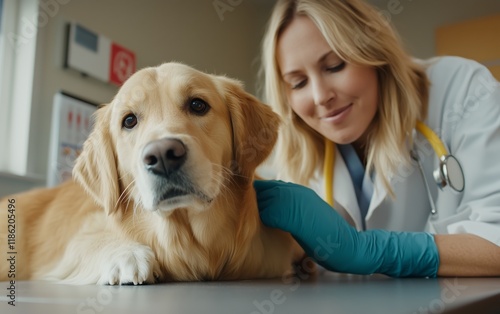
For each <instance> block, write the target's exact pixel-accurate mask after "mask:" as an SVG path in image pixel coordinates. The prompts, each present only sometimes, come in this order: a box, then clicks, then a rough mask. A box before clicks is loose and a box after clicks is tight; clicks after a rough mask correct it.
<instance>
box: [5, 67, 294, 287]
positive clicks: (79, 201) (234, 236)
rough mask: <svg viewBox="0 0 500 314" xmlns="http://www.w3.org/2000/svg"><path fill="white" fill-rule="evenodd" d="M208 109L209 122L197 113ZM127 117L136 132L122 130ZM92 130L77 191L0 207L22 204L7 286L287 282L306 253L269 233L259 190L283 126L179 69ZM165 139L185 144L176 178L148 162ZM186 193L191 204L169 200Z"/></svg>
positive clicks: (139, 82) (239, 93) (225, 88)
mask: <svg viewBox="0 0 500 314" xmlns="http://www.w3.org/2000/svg"><path fill="white" fill-rule="evenodd" d="M199 100H202V102H200V101H199ZM193 101H194V103H193ZM203 101H205V102H206V104H208V110H207V111H206V112H204V111H203V110H201V111H197V110H199V109H200V107H198V106H199V105H200V104H201V109H204V108H206V107H203ZM130 114H134V116H136V117H137V124H136V125H134V126H133V127H132V128H127V127H125V126H124V120H126V119H127V117H129V116H130ZM95 118H96V121H95V126H94V130H93V132H92V134H91V135H90V137H89V139H88V140H87V141H86V142H85V144H84V149H83V152H82V154H81V155H80V157H79V158H78V159H77V162H76V165H75V168H74V170H73V180H70V181H68V182H66V183H63V184H61V185H60V186H57V187H55V188H52V189H38V190H33V191H29V192H25V193H21V194H18V195H13V196H9V197H6V198H4V199H2V200H1V201H0V208H1V209H2V212H4V210H6V209H7V208H8V200H9V199H10V200H15V210H16V211H15V215H16V226H15V227H16V240H15V241H16V242H15V250H16V252H17V254H16V255H15V260H16V262H15V278H8V276H7V275H8V271H9V267H10V264H9V262H7V259H8V258H9V255H8V252H7V250H6V249H5V246H6V243H7V228H6V224H7V219H6V217H2V218H1V219H0V224H1V228H0V241H1V243H2V244H3V245H2V246H3V247H4V248H3V249H2V250H1V253H0V254H1V262H0V280H11V279H15V280H27V279H47V280H62V281H64V282H67V283H74V284H108V283H109V284H123V283H134V284H141V283H153V282H165V281H194V280H231V279H248V278H269V277H280V276H282V275H283V274H285V273H287V272H289V271H290V270H291V266H292V259H294V258H295V257H297V256H299V255H300V250H299V249H298V247H297V245H296V243H295V242H294V241H293V239H292V238H291V236H290V235H289V234H286V233H284V232H282V231H279V230H276V229H270V228H266V227H264V226H263V225H262V223H261V222H260V218H259V213H258V209H257V202H256V196H255V191H254V189H253V187H252V182H253V179H254V171H255V169H256V167H257V166H258V165H259V164H260V163H261V162H262V161H263V160H264V159H265V158H267V156H268V154H269V153H270V151H271V149H272V147H273V145H274V143H275V140H276V137H277V128H278V124H279V118H278V117H277V115H275V114H274V113H273V112H272V110H271V109H270V108H269V107H268V106H266V105H264V104H262V103H260V102H259V101H258V100H257V99H256V98H255V97H253V96H251V95H249V94H248V93H246V92H244V90H243V89H242V87H241V85H240V84H239V83H238V82H237V81H234V80H231V79H228V78H225V77H221V76H214V75H209V74H205V73H202V72H199V71H197V70H195V69H192V68H190V67H188V66H185V65H182V64H178V63H166V64H163V65H161V66H159V67H156V68H146V69H143V70H141V71H139V72H137V73H136V74H134V75H133V76H132V77H131V78H130V79H129V80H128V81H127V82H126V83H125V84H124V85H123V86H122V88H121V89H120V90H119V92H118V94H117V95H116V97H115V98H114V99H113V101H112V102H111V103H110V104H109V105H105V106H103V107H102V108H100V109H98V110H97V112H96V115H95ZM130 121H132V122H133V119H132V120H129V122H130ZM131 124H132V125H133V124H134V123H131ZM127 125H128V126H130V123H129V124H127ZM165 138H169V139H172V138H174V139H175V140H176V141H177V142H179V141H180V142H182V143H183V144H184V145H185V148H186V152H185V153H186V156H185V157H186V158H185V161H184V163H183V164H182V165H181V166H180V168H179V169H178V170H177V172H176V171H172V173H174V174H171V173H170V172H169V173H168V174H164V175H158V174H157V173H156V174H155V173H154V172H152V171H151V169H149V168H148V167H147V164H146V163H147V162H146V161H145V160H147V159H145V157H144V155H145V153H144V150H145V147H146V146H147V145H148V143H153V142H154V143H157V142H155V141H162V140H163V139H165ZM155 145H156V144H155ZM148 169H149V170H148ZM172 182H173V183H172ZM179 187H180V188H181V189H185V191H184V192H186V191H187V192H186V193H187V194H185V195H182V194H181V195H180V196H175V197H174V198H170V196H165V195H167V193H168V191H172V189H173V188H175V189H177V188H179ZM5 216H6V215H5Z"/></svg>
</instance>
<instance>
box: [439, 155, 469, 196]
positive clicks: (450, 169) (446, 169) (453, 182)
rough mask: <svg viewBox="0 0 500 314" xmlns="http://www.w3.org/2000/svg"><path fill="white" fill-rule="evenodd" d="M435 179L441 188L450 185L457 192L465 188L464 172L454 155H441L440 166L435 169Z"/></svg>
mask: <svg viewBox="0 0 500 314" xmlns="http://www.w3.org/2000/svg"><path fill="white" fill-rule="evenodd" d="M434 179H435V180H436V182H437V184H438V186H439V187H440V188H443V187H445V186H447V185H448V186H449V187H450V188H452V189H453V190H455V191H457V192H462V191H463V190H464V186H465V179H464V172H463V170H462V167H461V166H460V163H459V162H458V160H457V159H456V158H455V156H453V155H447V156H442V157H441V160H440V163H439V168H438V169H436V170H435V171H434Z"/></svg>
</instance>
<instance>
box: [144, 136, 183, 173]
mask: <svg viewBox="0 0 500 314" xmlns="http://www.w3.org/2000/svg"><path fill="white" fill-rule="evenodd" d="M186 156H187V151H186V146H185V145H184V143H182V142H181V141H180V140H178V139H173V138H165V139H161V140H156V141H152V142H150V143H148V144H147V145H146V146H145V147H144V150H143V151H142V161H143V163H144V166H145V167H146V169H147V170H149V171H151V172H153V173H154V174H157V175H162V176H165V175H168V174H169V173H171V172H172V171H175V170H177V169H179V168H180V167H181V166H182V164H183V163H184V162H185V161H186Z"/></svg>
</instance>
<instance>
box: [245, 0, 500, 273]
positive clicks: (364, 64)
mask: <svg viewBox="0 0 500 314" xmlns="http://www.w3.org/2000/svg"><path fill="white" fill-rule="evenodd" d="M262 59H263V60H262V61H263V73H264V75H265V78H264V82H265V96H266V101H267V102H268V103H269V104H270V105H271V106H273V108H274V110H275V111H276V112H277V113H278V114H279V115H280V116H281V118H282V120H283V123H282V126H281V130H280V132H281V133H280V138H279V141H278V145H277V148H276V161H277V162H278V164H279V165H280V169H281V171H280V178H281V179H283V180H286V181H291V182H294V183H285V182H282V181H256V182H255V184H254V186H255V188H256V191H257V199H258V201H259V209H260V211H261V219H262V220H263V222H264V223H265V224H266V225H269V226H271V227H276V228H280V229H283V230H286V231H288V232H290V233H292V234H293V236H294V237H295V238H296V239H297V240H298V241H299V243H301V245H302V246H303V247H304V248H305V249H306V251H307V253H308V254H309V256H311V257H312V258H314V259H316V260H317V261H318V262H319V263H320V264H322V265H323V266H325V267H326V268H327V269H331V270H334V271H340V272H349V273H357V274H371V273H383V274H387V275H390V276H395V277H407V276H428V277H435V276H498V275H500V247H499V245H500V162H498V155H499V153H500V87H499V83H498V82H497V81H496V80H495V79H494V78H493V77H492V75H491V74H490V73H489V71H488V70H487V69H486V68H485V67H483V66H481V65H480V64H478V63H476V62H473V61H470V60H465V59H462V58H457V57H442V58H435V59H433V60H427V61H418V60H414V59H412V58H411V57H410V56H409V55H407V53H406V52H405V51H404V50H403V48H402V46H401V44H400V42H399V39H398V37H397V35H396V34H395V33H394V31H393V30H392V29H391V27H390V26H389V25H388V23H387V21H386V20H385V19H384V17H383V15H381V14H379V13H378V12H377V10H375V9H374V8H372V7H371V6H369V5H368V4H366V3H364V2H362V1H361V0H278V1H277V3H276V5H275V8H274V11H273V13H272V16H271V19H270V22H269V25H268V29H267V33H266V35H265V38H264V43H263V56H262ZM426 126H427V128H426ZM417 129H418V130H419V132H417ZM426 129H427V131H426ZM429 129H431V130H433V131H434V133H433V132H432V131H430V132H429ZM422 134H427V135H426V136H423V135H422ZM429 134H431V135H429ZM432 134H434V135H435V137H432ZM436 143H437V144H436ZM439 143H442V144H444V146H443V145H441V146H439V145H440V144H439ZM332 147H333V148H332ZM433 147H434V148H435V147H438V148H436V150H437V153H436V152H435V151H434V149H433ZM439 147H441V149H439ZM329 150H330V151H329ZM332 152H333V153H332ZM448 154H451V155H452V157H450V158H448V157H446V156H447V155H448ZM441 155H443V156H441ZM325 156H326V157H325ZM440 159H443V160H446V162H447V164H446V165H445V166H441V167H442V168H440V169H441V170H440V171H441V175H442V178H440V179H439V180H438V181H439V182H438V183H439V184H440V185H441V186H438V185H437V184H436V182H435V181H434V177H433V171H434V169H436V167H438V166H439V162H440ZM329 167H331V168H329ZM325 169H326V171H325ZM330 177H332V178H330ZM297 183H298V184H300V185H298V184H297ZM331 183H333V187H331V186H330V184H331ZM325 185H326V186H327V187H328V188H327V189H326V190H324V186H325ZM444 185H447V186H444ZM305 186H309V187H310V188H312V189H310V188H307V187H305ZM318 194H319V195H321V196H323V197H324V198H326V199H330V203H331V204H332V205H333V208H334V209H333V208H332V207H331V206H330V205H328V204H327V203H326V202H325V201H323V199H322V198H320V197H319V196H318ZM332 194H333V195H332Z"/></svg>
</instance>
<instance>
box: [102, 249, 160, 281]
mask: <svg viewBox="0 0 500 314" xmlns="http://www.w3.org/2000/svg"><path fill="white" fill-rule="evenodd" d="M159 270H160V268H159V265H158V262H157V261H156V259H155V256H154V253H153V251H152V250H151V249H150V248H149V247H147V246H144V245H140V244H135V245H127V246H122V247H120V248H119V249H117V250H115V251H114V252H113V253H112V254H111V258H110V259H109V260H108V261H105V262H104V265H103V267H102V273H101V277H100V279H99V281H98V282H97V284H104V285H106V284H109V285H126V284H133V285H142V284H145V283H154V282H155V280H156V279H157V278H158V277H159V274H160V271H159Z"/></svg>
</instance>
